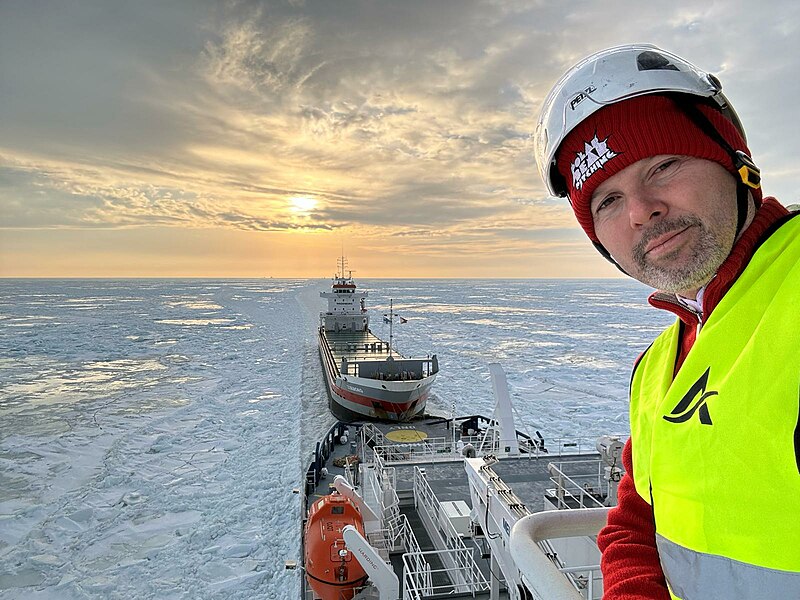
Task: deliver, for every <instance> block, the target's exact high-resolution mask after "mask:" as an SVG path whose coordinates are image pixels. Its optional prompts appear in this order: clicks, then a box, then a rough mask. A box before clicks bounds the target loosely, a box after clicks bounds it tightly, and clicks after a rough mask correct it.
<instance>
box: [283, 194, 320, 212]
mask: <svg viewBox="0 0 800 600" xmlns="http://www.w3.org/2000/svg"><path fill="white" fill-rule="evenodd" d="M289 203H290V206H291V209H292V210H293V211H294V212H302V213H306V212H311V211H312V210H314V209H315V208H316V207H317V201H316V199H315V198H311V197H310V196H294V197H293V198H289Z"/></svg>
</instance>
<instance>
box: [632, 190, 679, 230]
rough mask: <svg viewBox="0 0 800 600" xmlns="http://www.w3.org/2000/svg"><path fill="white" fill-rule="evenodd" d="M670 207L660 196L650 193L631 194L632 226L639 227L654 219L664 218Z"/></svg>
mask: <svg viewBox="0 0 800 600" xmlns="http://www.w3.org/2000/svg"><path fill="white" fill-rule="evenodd" d="M668 210H669V208H668V207H667V204H666V203H665V202H664V201H663V200H661V199H660V198H659V197H658V196H655V195H653V194H648V193H636V194H631V195H630V196H629V199H628V212H629V215H630V220H631V227H633V228H634V229H637V228H639V227H641V226H643V225H647V224H648V223H650V222H651V221H653V220H654V219H658V218H663V217H664V216H665V215H666V214H667V212H668Z"/></svg>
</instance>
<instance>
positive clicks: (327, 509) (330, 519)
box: [304, 492, 367, 600]
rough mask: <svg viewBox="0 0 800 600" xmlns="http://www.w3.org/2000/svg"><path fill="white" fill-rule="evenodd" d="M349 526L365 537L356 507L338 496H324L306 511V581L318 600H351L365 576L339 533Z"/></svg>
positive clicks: (346, 499) (362, 523)
mask: <svg viewBox="0 0 800 600" xmlns="http://www.w3.org/2000/svg"><path fill="white" fill-rule="evenodd" d="M345 525H352V526H353V527H355V528H356V529H357V530H358V532H359V533H360V534H361V535H362V536H363V535H364V519H363V517H362V516H361V511H360V510H359V509H358V506H356V505H355V503H354V502H353V501H352V500H350V499H349V498H345V497H344V496H342V495H341V494H339V493H338V492H334V493H332V494H330V495H329V496H323V497H322V498H320V499H319V500H317V501H316V502H314V504H312V505H311V509H310V510H309V511H308V521H306V530H305V534H304V541H305V548H306V552H305V561H306V578H307V579H308V584H309V585H310V586H311V589H312V590H314V593H315V594H316V596H317V597H318V598H320V600H350V599H351V598H352V597H353V596H354V595H355V592H356V588H359V587H361V586H363V585H364V584H365V583H366V580H367V574H366V573H365V572H364V569H363V568H362V567H361V564H360V563H359V562H358V560H356V558H355V556H353V553H352V552H350V551H349V550H348V549H347V548H346V547H345V544H344V537H343V536H342V529H344V527H345Z"/></svg>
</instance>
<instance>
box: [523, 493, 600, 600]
mask: <svg viewBox="0 0 800 600" xmlns="http://www.w3.org/2000/svg"><path fill="white" fill-rule="evenodd" d="M608 511H609V509H608V508H607V507H603V508H583V509H575V510H548V511H544V512H539V513H534V514H532V515H528V516H527V517H524V518H522V519H520V520H519V521H517V523H516V524H515V525H514V527H513V528H512V529H511V536H510V538H509V547H510V550H511V556H512V558H513V559H514V563H515V564H516V566H517V568H518V569H519V571H520V573H521V574H522V578H523V581H524V582H525V585H526V586H527V587H528V589H530V590H531V592H533V596H534V597H535V598H546V599H547V600H585V599H595V598H599V597H600V596H601V595H602V589H601V587H602V586H601V585H600V580H601V577H600V567H599V565H579V566H572V567H567V568H562V569H559V568H558V567H557V566H556V565H555V564H554V563H553V562H552V560H551V557H550V556H548V554H547V553H546V552H545V551H544V550H542V548H541V547H540V543H541V542H544V541H546V540H552V539H557V538H568V537H583V536H594V535H597V533H598V532H599V531H600V529H601V528H602V527H604V526H605V524H606V519H607V516H608ZM572 581H577V582H579V583H580V584H581V585H580V587H581V588H582V589H581V590H578V589H577V588H576V587H575V585H574V584H573V583H572Z"/></svg>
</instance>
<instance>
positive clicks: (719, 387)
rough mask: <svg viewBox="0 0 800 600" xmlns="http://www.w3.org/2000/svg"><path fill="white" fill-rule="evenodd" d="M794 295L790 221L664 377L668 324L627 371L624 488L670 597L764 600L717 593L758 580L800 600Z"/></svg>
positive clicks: (798, 347) (797, 269) (673, 345)
mask: <svg viewBox="0 0 800 600" xmlns="http://www.w3.org/2000/svg"><path fill="white" fill-rule="evenodd" d="M799 298H800V217H797V218H793V219H791V220H790V221H788V222H787V223H785V224H783V225H782V226H781V228H780V229H779V230H778V231H776V232H775V233H774V234H773V235H772V236H771V237H770V238H769V239H768V240H767V241H766V242H765V243H764V244H763V245H762V246H761V247H760V248H759V249H758V251H757V252H756V253H755V254H754V256H753V258H752V259H751V261H750V263H749V264H748V266H747V268H746V269H745V271H744V272H743V273H742V275H741V276H740V277H739V279H738V280H737V281H736V283H735V284H734V285H733V286H732V287H731V289H730V290H729V291H728V293H727V294H726V295H725V297H724V298H723V299H722V300H721V301H720V303H719V305H718V306H717V307H716V308H715V309H714V312H713V313H712V314H711V315H710V317H709V318H708V320H707V321H706V322H705V323H704V326H703V329H702V331H701V332H700V333H699V334H698V336H697V340H696V341H695V344H694V347H693V348H692V350H691V351H690V352H689V354H688V355H687V357H686V359H685V361H684V363H683V365H682V366H681V369H680V371H679V372H678V374H677V375H676V376H675V377H674V380H673V369H674V364H675V357H676V355H677V352H678V335H679V327H678V324H675V325H673V326H671V327H669V328H668V329H667V330H666V331H665V332H664V333H662V334H661V335H660V336H659V337H658V338H657V339H656V341H655V342H653V345H652V346H651V347H650V349H649V350H648V351H647V352H646V353H645V355H644V357H643V358H642V360H641V361H640V362H639V364H638V366H637V368H636V370H635V372H634V375H633V379H632V381H631V437H632V440H633V446H632V448H633V465H634V469H633V477H634V483H635V485H636V490H637V492H638V493H639V495H640V496H642V498H644V499H645V500H646V501H647V502H648V503H652V505H653V511H654V515H655V522H656V530H657V533H658V536H659V538H660V540H659V553H660V554H661V555H662V556H661V557H662V562H663V567H664V573H665V576H666V577H667V581H668V583H669V585H670V587H671V588H672V590H673V592H674V593H675V594H677V595H676V596H673V597H678V598H683V600H696V599H698V600H699V599H705V598H726V600H728V599H740V598H742V599H744V598H753V597H755V598H761V597H773V596H772V592H771V591H770V592H769V593H767V592H765V593H764V594H763V595H762V594H761V593H760V592H759V594H757V595H756V596H752V595H749V594H748V592H747V591H746V590H747V587H746V586H744V587H741V588H736V589H737V590H738V589H741V591H731V592H728V591H725V592H717V587H718V586H719V585H721V584H720V582H721V581H722V580H724V579H731V578H732V580H734V581H735V580H740V579H741V580H745V579H747V578H749V577H753V576H754V574H756V573H759V574H761V576H762V577H761V578H760V579H758V580H759V581H760V582H761V583H760V584H759V585H760V586H763V589H765V590H770V589H771V587H770V586H772V587H775V586H784V587H783V588H780V587H779V588H778V589H781V590H784V591H785V590H786V589H790V590H791V593H782V594H781V593H778V594H777V596H774V597H783V598H787V597H791V598H800V573H797V572H800V472H798V465H799V464H800V463H799V462H798V461H799V460H800V457H798V456H797V455H796V451H795V444H796V441H795V436H796V433H795V431H796V430H797V428H798V410H800V407H799V406H798V404H799V403H800V362H799V361H798V356H800V316H798V312H797V311H798V309H797V307H798V304H799V302H798V299H799ZM785 586H789V587H788V588H787V587H785ZM734 587H735V586H734ZM725 589H726V590H727V589H728V588H727V587H725ZM758 589H761V588H758ZM679 590H681V592H679ZM681 594H683V595H681Z"/></svg>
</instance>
